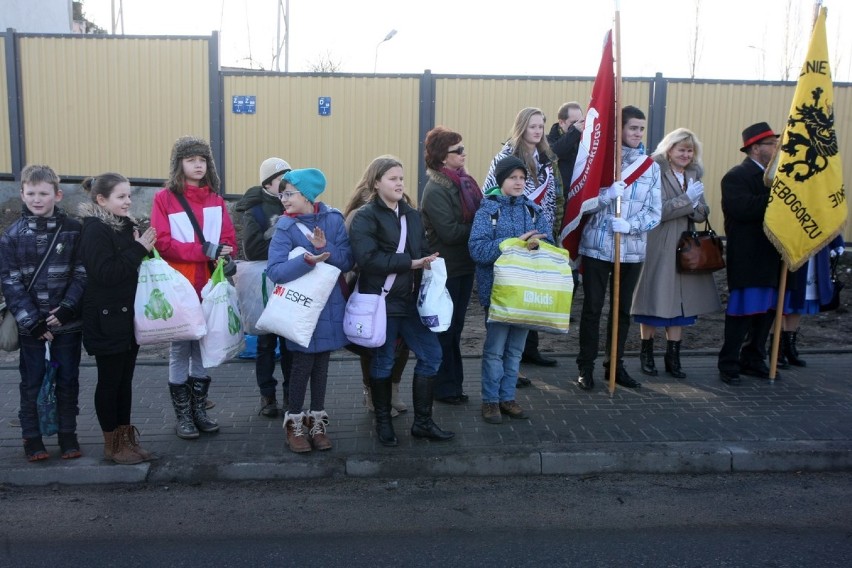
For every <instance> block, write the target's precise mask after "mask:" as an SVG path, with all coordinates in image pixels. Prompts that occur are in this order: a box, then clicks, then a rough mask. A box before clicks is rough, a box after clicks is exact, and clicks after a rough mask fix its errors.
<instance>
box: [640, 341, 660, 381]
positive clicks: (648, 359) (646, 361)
mask: <svg viewBox="0 0 852 568" xmlns="http://www.w3.org/2000/svg"><path fill="white" fill-rule="evenodd" d="M641 341H642V346H641V351H639V363H640V365H641V371H642V373H643V374H645V375H650V376H652V377H656V376H657V375H658V374H659V373H658V372H657V366H656V365H655V364H654V338H653V337H652V338H651V339H642V340H641Z"/></svg>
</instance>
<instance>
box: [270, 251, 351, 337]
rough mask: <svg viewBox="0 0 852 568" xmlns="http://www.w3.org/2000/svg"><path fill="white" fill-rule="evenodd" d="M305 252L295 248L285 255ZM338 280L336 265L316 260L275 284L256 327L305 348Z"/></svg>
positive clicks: (292, 256) (338, 272)
mask: <svg viewBox="0 0 852 568" xmlns="http://www.w3.org/2000/svg"><path fill="white" fill-rule="evenodd" d="M305 252H307V251H305V249H304V248H302V247H296V248H294V249H293V250H292V251H290V254H289V255H288V258H294V257H296V256H302V255H304V254H305ZM339 279H340V269H339V268H337V267H336V266H332V265H330V264H326V263H325V262H318V263H317V264H316V265H315V266H314V267H313V269H312V270H310V271H309V272H307V273H306V274H304V275H303V276H300V277H299V278H296V279H295V280H291V281H290V282H284V283H281V284H276V285H275V288H274V289H273V290H272V295H271V296H270V297H269V302H267V304H266V308H264V310H263V313H262V314H261V315H260V318H259V319H258V320H257V328H258V329H259V330H261V331H265V332H266V333H274V334H275V335H280V336H282V337H286V338H287V339H289V340H290V341H292V342H293V343H296V344H298V345H301V346H302V347H305V348H307V347H308V346H309V345H310V344H311V338H312V337H313V335H314V330H315V329H316V327H317V322H318V321H319V317H320V314H321V313H322V309H323V308H324V307H325V304H326V302H328V298H329V296H331V291H332V290H333V289H334V287H335V286H337V285H338V280H339Z"/></svg>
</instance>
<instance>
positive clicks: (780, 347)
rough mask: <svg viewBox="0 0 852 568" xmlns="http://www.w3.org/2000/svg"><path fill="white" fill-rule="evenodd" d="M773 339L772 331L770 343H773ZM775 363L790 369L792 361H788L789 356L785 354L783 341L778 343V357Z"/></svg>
mask: <svg viewBox="0 0 852 568" xmlns="http://www.w3.org/2000/svg"><path fill="white" fill-rule="evenodd" d="M782 337H783V336H782ZM773 341H774V337H773V335H772V334H771V333H770V334H769V345H772V342H773ZM775 364H776V366H777V367H778V368H779V369H789V368H790V363H789V362H788V361H787V357H785V356H784V345H783V344H782V343H779V344H778V359H776V360H775Z"/></svg>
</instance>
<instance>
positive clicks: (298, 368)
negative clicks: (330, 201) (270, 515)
mask: <svg viewBox="0 0 852 568" xmlns="http://www.w3.org/2000/svg"><path fill="white" fill-rule="evenodd" d="M282 182H285V183H286V185H285V186H284V190H283V191H282V192H281V202H282V204H283V205H284V215H282V216H281V217H280V218H279V219H278V222H277V223H276V225H275V234H274V235H273V237H272V242H271V243H270V245H269V262H268V264H267V275H268V276H269V278H271V279H272V280H273V281H274V282H275V283H277V284H282V283H285V282H290V281H292V280H295V279H297V278H299V277H300V276H303V275H305V274H307V273H308V272H310V271H311V270H313V269H314V267H315V266H316V265H317V263H319V262H327V263H328V264H331V265H332V266H336V267H337V268H339V269H340V271H341V272H348V271H349V270H352V264H353V261H352V250H351V249H350V247H349V238H348V237H347V235H346V226H345V224H344V219H343V214H342V213H341V212H340V211H338V210H337V209H332V208H331V207H328V206H327V205H326V204H324V203H319V202H317V201H316V199H317V197H318V196H319V195H320V194H321V193H322V192H323V191H325V176H324V175H323V173H322V172H321V171H319V170H317V169H313V168H308V169H304V170H292V171H290V172H287V173H286V174H284V177H283V178H282ZM296 247H303V248H304V249H305V250H306V251H307V252H305V254H304V255H302V256H296V257H293V258H288V255H289V254H290V251H292V250H293V249H295V248H296ZM345 308H346V300H345V299H344V297H343V291H342V290H341V288H340V286H335V287H334V288H333V289H332V291H331V296H330V297H329V298H328V302H327V303H326V305H325V307H323V310H322V313H321V314H320V317H319V321H318V322H317V327H316V329H315V330H314V334H313V337H312V338H311V342H310V344H309V345H308V347H302V346H301V345H298V344H297V343H294V342H293V341H290V340H289V339H288V340H287V350H288V351H290V352H292V354H293V363H292V367H291V370H290V388H289V392H290V396H289V403H288V408H287V412H286V413H285V414H284V429H285V430H286V431H287V445H288V446H289V447H290V450H291V451H293V452H296V453H304V452H310V451H311V446H313V448H314V449H316V450H329V449H331V445H332V444H331V440H330V439H329V438H328V435H327V433H326V428H327V426H328V414H327V413H326V412H325V389H326V383H327V381H328V362H329V358H330V357H331V352H332V351H334V350H336V349H340V348H341V347H343V346H345V345H346V344H347V343H348V342H349V341H348V340H347V339H346V335H345V334H344V333H343V313H344V310H345ZM309 381H310V385H311V406H310V411H309V413H308V414H307V415H306V414H305V413H304V412H303V410H302V405H303V404H304V402H305V392H306V391H307V388H308V382H309Z"/></svg>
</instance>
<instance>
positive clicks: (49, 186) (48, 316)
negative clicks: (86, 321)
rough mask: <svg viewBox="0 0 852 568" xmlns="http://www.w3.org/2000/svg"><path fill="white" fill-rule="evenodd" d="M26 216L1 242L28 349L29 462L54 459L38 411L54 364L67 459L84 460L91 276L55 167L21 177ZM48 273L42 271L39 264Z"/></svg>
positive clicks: (11, 300) (24, 391) (24, 371)
mask: <svg viewBox="0 0 852 568" xmlns="http://www.w3.org/2000/svg"><path fill="white" fill-rule="evenodd" d="M21 199H22V200H23V202H24V203H23V206H22V207H21V218H20V219H18V220H17V221H15V222H14V223H13V224H12V225H11V226H10V227H9V228H8V229H6V231H5V232H4V233H3V236H2V237H0V281H2V286H3V296H4V297H5V298H6V304H7V305H8V306H9V315H8V316H7V317H14V318H15V320H16V321H17V323H18V334H19V341H20V345H21V354H20V370H21V386H20V393H21V410H20V412H19V413H18V417H19V419H20V421H21V431H22V434H23V438H24V452H25V454H26V456H27V459H28V460H29V461H38V460H44V459H47V458H48V457H49V456H48V453H47V450H46V449H45V447H44V442H43V441H42V433H41V429H40V427H39V416H38V410H37V408H36V400H37V398H38V393H39V389H40V388H41V385H42V381H43V379H44V375H45V371H46V368H47V363H46V362H45V351H46V348H47V344H48V343H49V344H50V360H51V362H53V363H56V364H58V368H57V370H56V414H57V419H58V422H59V435H58V437H59V448H60V451H61V455H62V458H63V459H73V458H79V457H80V456H81V455H82V454H81V453H80V444H79V443H78V442H77V414H78V413H79V408H78V406H77V398H78V394H79V391H80V384H79V376H80V368H79V367H80V346H81V340H82V332H81V327H82V324H81V321H80V302H81V299H82V297H83V290H84V287H85V285H86V271H85V269H84V268H83V264H82V262H81V261H80V259H79V258H78V257H77V247H78V245H79V242H80V229H81V225H80V223H79V222H78V221H76V220H74V219H71V218H70V217H68V216H67V215H66V214H65V211H63V210H62V209H61V208H59V207H57V206H56V204H57V203H59V202H60V201H61V200H62V190H61V189H59V177H58V176H57V175H56V173H55V172H54V171H53V170H52V169H51V168H49V167H48V166H36V165H33V166H27V167H26V168H24V171H23V172H21ZM42 261H43V266H41V270H39V266H40V265H42Z"/></svg>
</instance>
